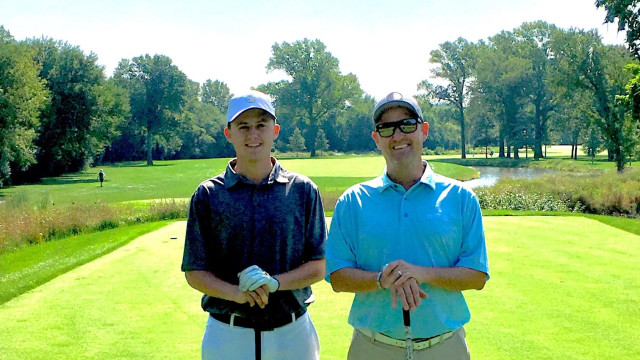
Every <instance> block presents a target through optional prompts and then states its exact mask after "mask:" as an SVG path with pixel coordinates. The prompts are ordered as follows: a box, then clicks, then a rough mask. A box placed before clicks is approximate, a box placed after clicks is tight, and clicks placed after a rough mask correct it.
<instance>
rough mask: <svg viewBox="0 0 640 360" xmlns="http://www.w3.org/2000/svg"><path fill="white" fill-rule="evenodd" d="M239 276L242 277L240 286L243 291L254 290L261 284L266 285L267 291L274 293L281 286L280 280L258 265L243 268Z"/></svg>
mask: <svg viewBox="0 0 640 360" xmlns="http://www.w3.org/2000/svg"><path fill="white" fill-rule="evenodd" d="M238 277H239V278H240V284H239V287H240V290H242V291H243V292H246V291H254V290H256V289H258V288H260V287H261V286H266V289H267V291H268V292H269V293H272V292H276V291H277V290H278V288H279V287H280V283H279V282H278V280H276V279H275V278H273V277H272V276H271V275H269V274H268V273H267V272H266V271H264V270H262V269H261V268H260V267H259V266H257V265H252V266H249V267H248V268H246V269H244V270H242V271H241V272H240V273H239V274H238Z"/></svg>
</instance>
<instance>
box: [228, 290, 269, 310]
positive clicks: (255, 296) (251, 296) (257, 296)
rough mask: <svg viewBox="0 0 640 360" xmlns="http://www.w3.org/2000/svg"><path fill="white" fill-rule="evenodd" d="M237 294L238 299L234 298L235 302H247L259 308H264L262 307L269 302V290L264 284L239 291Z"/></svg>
mask: <svg viewBox="0 0 640 360" xmlns="http://www.w3.org/2000/svg"><path fill="white" fill-rule="evenodd" d="M238 296H239V299H238V300H236V302H238V303H240V304H244V303H249V306H251V307H253V306H254V305H258V306H259V307H260V308H262V309H264V307H265V306H267V304H268V303H269V290H268V289H267V287H266V286H264V285H263V286H261V287H259V288H257V289H255V290H254V291H244V292H243V291H240V294H239V295H238Z"/></svg>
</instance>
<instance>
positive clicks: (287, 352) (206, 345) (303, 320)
mask: <svg viewBox="0 0 640 360" xmlns="http://www.w3.org/2000/svg"><path fill="white" fill-rule="evenodd" d="M261 338H262V360H318V359H320V342H319V340H318V333H317V332H316V328H315V326H314V325H313V322H312V321H311V317H309V313H308V312H307V313H306V314H304V315H302V316H301V317H300V318H299V319H297V320H296V321H295V322H292V323H291V324H287V325H285V326H282V327H279V328H277V329H275V330H273V331H263V332H261ZM254 351H255V331H254V330H253V329H247V328H243V327H237V326H233V327H232V326H230V325H229V324H225V323H223V322H220V321H218V320H216V319H214V318H212V317H211V316H209V320H208V321H207V328H206V330H205V332H204V336H203V338H202V359H203V360H217V359H220V360H254V359H255V352H254Z"/></svg>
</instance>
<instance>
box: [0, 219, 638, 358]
mask: <svg viewBox="0 0 640 360" xmlns="http://www.w3.org/2000/svg"><path fill="white" fill-rule="evenodd" d="M485 225H486V235H487V244H488V247H489V257H490V267H491V280H490V281H489V282H488V283H487V286H486V287H485V289H484V290H482V291H468V292H466V294H467V299H468V302H469V305H470V307H471V311H472V320H471V323H470V324H469V325H468V326H467V338H468V342H469V346H470V348H471V352H472V355H473V358H475V359H519V360H521V359H563V360H564V359H634V358H638V354H639V353H640V345H638V342H637V338H638V335H639V334H640V324H639V323H638V321H637V319H639V318H640V300H639V299H638V289H639V288H640V269H639V267H638V266H637V264H638V260H637V259H638V257H639V256H640V237H639V236H637V235H632V234H630V233H627V232H624V231H621V230H618V229H615V228H612V227H609V226H606V225H603V224H602V223H599V222H597V221H593V220H589V219H586V218H582V217H486V218H485ZM183 234H184V222H176V223H174V224H172V225H170V226H168V227H165V228H163V229H161V230H158V231H156V232H153V233H150V234H147V235H145V236H143V237H140V238H139V239H137V240H134V241H133V242H131V243H130V244H128V245H126V246H124V247H122V248H120V249H118V250H116V251H115V252H113V253H110V254H108V255H106V256H104V257H102V258H100V259H98V260H95V261H93V262H91V263H88V264H86V265H84V266H81V267H79V268H76V269H75V270H72V271H70V272H68V273H66V274H64V275H62V276H59V277H58V278H56V279H54V280H52V281H50V282H48V283H46V284H44V285H42V286H40V287H38V288H36V289H34V290H33V291H31V292H28V293H26V294H23V295H22V296H19V297H17V298H15V299H13V300H11V301H9V302H7V303H5V304H3V305H0V334H1V335H0V359H3V360H4V359H20V360H21V359H196V358H199V347H200V343H199V342H200V338H201V336H202V331H203V329H204V322H205V320H206V316H205V315H204V313H203V312H202V311H201V310H200V308H199V298H200V296H199V294H198V293H197V292H196V291H194V290H192V289H190V288H189V287H188V285H187V284H186V282H185V281H184V277H183V274H182V273H181V272H180V271H179V266H180V261H181V256H182V246H183ZM172 235H177V236H178V239H176V240H172V239H171V238H170V237H171V236H172ZM314 292H315V294H316V303H315V304H314V305H312V306H311V308H310V309H311V316H312V318H313V319H314V321H315V324H316V326H317V328H318V332H319V335H320V341H321V346H322V359H335V360H343V359H345V358H346V350H347V347H348V344H349V340H350V336H351V328H350V326H349V325H347V323H346V318H347V312H348V308H349V306H350V302H351V298H352V296H351V295H349V294H335V293H333V292H332V291H331V290H330V287H329V286H328V284H326V283H324V282H322V283H319V284H317V285H315V286H314ZM414 321H418V320H417V319H416V320H414Z"/></svg>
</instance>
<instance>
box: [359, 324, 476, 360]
mask: <svg viewBox="0 0 640 360" xmlns="http://www.w3.org/2000/svg"><path fill="white" fill-rule="evenodd" d="M406 358H407V355H406V350H405V349H403V348H399V347H395V346H391V345H387V344H383V343H380V342H377V341H376V342H374V341H373V339H372V338H370V337H368V336H366V335H364V334H363V333H361V332H359V331H357V330H354V331H353V338H352V339H351V346H350V347H349V355H348V356H347V359H348V360H406ZM413 358H414V359H415V360H469V359H470V356H469V349H468V348H467V342H466V341H465V332H464V328H460V329H458V330H456V331H455V332H454V333H453V336H452V337H450V338H448V339H447V340H445V341H443V342H441V343H438V344H436V345H434V346H432V347H429V348H426V349H422V350H417V351H416V350H414V351H413Z"/></svg>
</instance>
